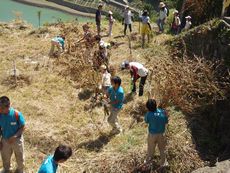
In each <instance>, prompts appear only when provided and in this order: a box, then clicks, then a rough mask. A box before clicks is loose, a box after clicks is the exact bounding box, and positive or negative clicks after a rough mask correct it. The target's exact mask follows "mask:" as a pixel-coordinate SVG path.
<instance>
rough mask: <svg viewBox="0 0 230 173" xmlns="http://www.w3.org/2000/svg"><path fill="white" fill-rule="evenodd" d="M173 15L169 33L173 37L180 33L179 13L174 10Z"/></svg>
mask: <svg viewBox="0 0 230 173" xmlns="http://www.w3.org/2000/svg"><path fill="white" fill-rule="evenodd" d="M173 15H174V18H173V22H172V25H171V31H172V33H173V34H174V35H177V34H178V33H179V31H180V25H181V21H180V17H179V11H177V10H175V11H174V12H173Z"/></svg>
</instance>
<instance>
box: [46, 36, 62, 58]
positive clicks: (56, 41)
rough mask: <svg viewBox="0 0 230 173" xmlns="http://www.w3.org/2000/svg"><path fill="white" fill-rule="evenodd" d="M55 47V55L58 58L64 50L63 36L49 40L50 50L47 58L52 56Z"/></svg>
mask: <svg viewBox="0 0 230 173" xmlns="http://www.w3.org/2000/svg"><path fill="white" fill-rule="evenodd" d="M55 47H57V49H58V53H57V55H58V56H59V55H60V54H61V53H62V52H64V49H65V36H64V35H60V36H56V37H54V38H53V39H52V40H51V48H50V52H49V56H54V48H55Z"/></svg>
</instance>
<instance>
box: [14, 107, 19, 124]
mask: <svg viewBox="0 0 230 173" xmlns="http://www.w3.org/2000/svg"><path fill="white" fill-rule="evenodd" d="M14 116H15V119H16V120H17V122H18V123H19V113H18V111H16V110H14Z"/></svg>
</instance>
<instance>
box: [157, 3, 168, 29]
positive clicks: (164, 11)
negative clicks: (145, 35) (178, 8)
mask: <svg viewBox="0 0 230 173" xmlns="http://www.w3.org/2000/svg"><path fill="white" fill-rule="evenodd" d="M159 8H160V13H159V19H158V21H157V25H158V27H159V32H160V33H162V32H164V24H165V21H166V18H167V14H168V10H167V8H166V5H165V3H163V2H160V5H159Z"/></svg>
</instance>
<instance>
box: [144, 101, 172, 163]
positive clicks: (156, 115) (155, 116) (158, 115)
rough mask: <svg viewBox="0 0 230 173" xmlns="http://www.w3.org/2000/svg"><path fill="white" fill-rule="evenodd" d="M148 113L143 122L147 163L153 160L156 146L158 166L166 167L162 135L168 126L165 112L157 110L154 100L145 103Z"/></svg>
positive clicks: (164, 141) (164, 138)
mask: <svg viewBox="0 0 230 173" xmlns="http://www.w3.org/2000/svg"><path fill="white" fill-rule="evenodd" d="M146 108H147V109H148V112H147V113H146V114H145V122H146V123H147V124H148V131H149V134H148V140H147V143H148V149H147V160H146V161H147V162H149V161H151V160H152V159H153V156H154V153H155V148H156V145H157V146H158V148H159V150H160V158H161V159H160V166H162V167H164V166H167V165H168V163H167V159H166V154H165V149H166V137H165V135H164V133H165V129H166V125H167V124H168V116H167V113H166V112H165V110H163V109H160V108H157V104H156V100H154V99H149V100H148V101H147V102H146Z"/></svg>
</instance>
